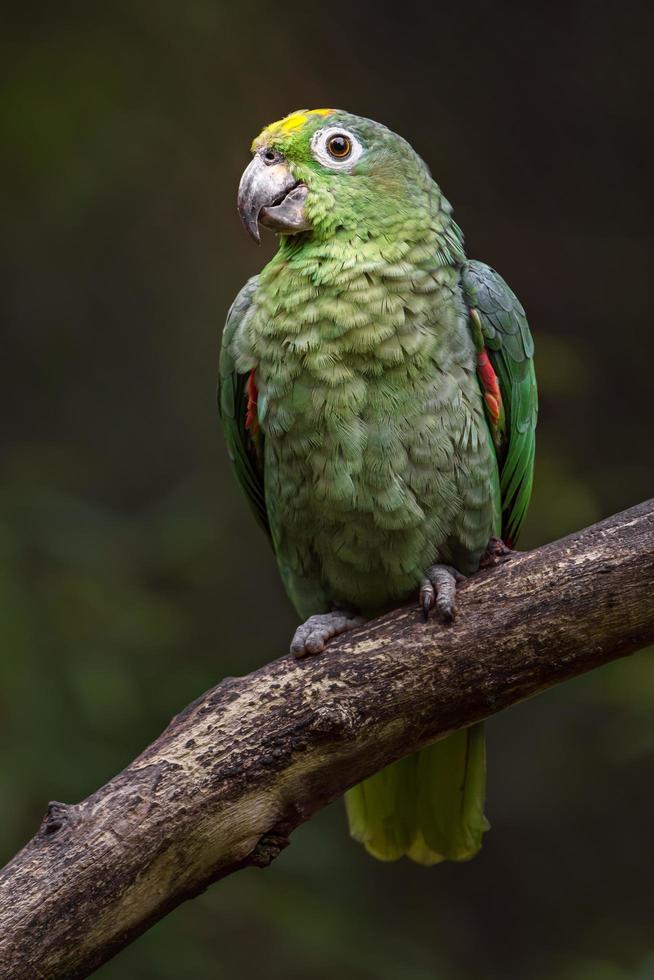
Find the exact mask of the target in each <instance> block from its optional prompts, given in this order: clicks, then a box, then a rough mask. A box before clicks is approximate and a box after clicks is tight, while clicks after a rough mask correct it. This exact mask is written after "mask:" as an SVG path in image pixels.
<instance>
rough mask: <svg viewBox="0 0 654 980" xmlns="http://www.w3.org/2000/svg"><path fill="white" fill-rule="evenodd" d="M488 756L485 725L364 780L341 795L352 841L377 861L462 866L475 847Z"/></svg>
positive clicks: (482, 822) (482, 825) (481, 826)
mask: <svg viewBox="0 0 654 980" xmlns="http://www.w3.org/2000/svg"><path fill="white" fill-rule="evenodd" d="M485 793H486V748H485V740H484V730H483V725H482V724H478V725H473V726H472V727H471V728H467V729H464V730H463V731H461V732H456V733H455V734H454V735H449V736H448V737H447V738H445V739H442V740H441V741H440V742H435V743H434V744H433V745H430V746H428V747H427V748H426V749H423V750H422V751H421V752H418V753H416V754H415V755H412V756H409V757H408V758H406V759H400V761H399V762H396V763H394V764H393V765H392V766H388V767H387V768H386V769H384V770H382V771H381V772H379V773H377V774H376V775H374V776H371V777H370V779H366V780H365V781H364V782H363V783H359V785H358V786H355V787H353V789H351V790H349V792H348V793H346V795H345V804H346V808H347V815H348V820H349V823H350V833H351V834H352V836H353V837H354V838H355V840H358V841H360V842H361V843H362V844H363V845H364V846H365V848H366V850H367V851H368V852H369V853H370V854H372V855H373V857H376V858H378V859H379V860H380V861H395V860H397V859H398V858H400V857H403V856H405V855H406V857H409V858H411V860H413V861H416V862H417V863H418V864H425V865H430V864H438V862H439V861H446V860H447V861H467V860H469V859H470V858H471V857H474V855H475V854H476V853H477V851H478V850H479V848H480V847H481V842H482V837H483V835H484V832H485V831H486V830H488V827H489V824H488V821H487V820H486V817H485V816H484V798H485Z"/></svg>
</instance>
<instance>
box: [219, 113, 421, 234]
mask: <svg viewBox="0 0 654 980" xmlns="http://www.w3.org/2000/svg"><path fill="white" fill-rule="evenodd" d="M252 153H253V159H252V161H251V163H250V164H249V165H248V167H247V168H246V170H245V172H244V173H243V176H242V178H241V182H240V185H239V191H238V210H239V213H240V215H241V218H242V220H243V223H244V225H245V227H246V229H247V230H248V232H249V233H250V235H251V236H252V237H253V238H254V240H255V241H256V242H257V243H259V241H260V235H259V225H264V226H265V227H267V228H270V229H272V230H273V231H276V232H277V233H279V234H282V235H298V234H300V233H303V232H311V233H312V234H314V235H316V236H320V237H321V238H328V237H330V236H331V235H333V234H334V233H335V232H337V231H338V230H341V229H343V230H345V231H355V232H357V233H360V234H363V235H372V234H374V233H375V231H381V232H382V233H383V230H384V227H385V226H388V223H389V222H392V221H393V220H395V219H396V217H397V214H398V211H400V212H401V213H402V215H403V217H405V218H408V219H409V220H410V218H411V214H412V212H413V211H415V212H416V219H417V220H418V211H419V209H420V207H421V206H422V207H423V208H424V200H425V194H430V193H431V190H432V189H433V188H434V184H433V182H432V180H431V176H430V174H429V170H428V169H427V167H426V165H425V164H424V163H423V161H422V160H421V159H420V157H419V156H418V154H417V153H416V152H415V151H414V150H413V149H412V148H411V146H409V144H408V143H407V142H406V141H405V140H403V139H402V138H401V137H400V136H397V135H396V134H395V133H393V132H391V131H390V130H389V129H387V128H386V127H385V126H382V125H381V124H380V123H376V122H373V121H372V120H371V119H364V118H363V117H361V116H355V115H352V114H351V113H348V112H343V111H341V110H339V109H302V110H299V111H296V112H293V113H291V114H290V115H289V116H286V117H285V118H284V119H281V120H279V121H278V122H275V123H272V124H271V125H270V126H267V127H266V128H265V129H264V130H263V132H262V133H261V134H260V135H259V136H258V137H257V138H256V139H255V140H254V142H253V144H252ZM422 213H423V215H424V210H423V212H422Z"/></svg>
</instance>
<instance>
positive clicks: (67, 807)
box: [39, 800, 81, 837]
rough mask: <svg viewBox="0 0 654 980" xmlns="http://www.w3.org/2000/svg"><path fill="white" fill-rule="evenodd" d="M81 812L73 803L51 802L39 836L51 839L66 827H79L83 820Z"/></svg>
mask: <svg viewBox="0 0 654 980" xmlns="http://www.w3.org/2000/svg"><path fill="white" fill-rule="evenodd" d="M79 810H80V808H79V806H76V805H74V804H72V803H59V801H58V800H50V802H49V803H48V809H47V810H46V812H45V816H44V818H43V821H42V822H41V826H40V828H39V834H40V835H41V836H43V837H49V836H51V835H52V834H56V833H58V832H59V831H60V830H62V829H63V828H65V827H75V826H77V824H78V823H79V822H80V819H81V817H80V812H79Z"/></svg>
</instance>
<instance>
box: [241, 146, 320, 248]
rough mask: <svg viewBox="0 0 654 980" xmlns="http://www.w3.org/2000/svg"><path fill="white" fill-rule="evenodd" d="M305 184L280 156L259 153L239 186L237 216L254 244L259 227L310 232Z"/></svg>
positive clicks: (288, 233) (259, 240)
mask: <svg viewBox="0 0 654 980" xmlns="http://www.w3.org/2000/svg"><path fill="white" fill-rule="evenodd" d="M307 194H308V191H307V188H306V185H305V184H301V183H299V182H298V181H297V180H296V179H295V177H294V176H293V174H292V173H291V172H290V170H289V169H288V167H287V166H286V164H285V163H284V160H283V158H282V157H281V156H278V155H273V154H266V156H264V155H263V152H262V151H260V152H259V153H257V154H256V156H255V157H254V158H253V160H252V161H251V162H250V163H249V164H248V166H247V167H246V168H245V171H244V172H243V176H242V177H241V182H240V184H239V187H238V213H239V214H240V216H241V220H242V222H243V224H244V225H245V227H246V229H247V230H248V232H249V234H250V235H251V236H252V238H254V240H255V242H256V243H257V245H259V244H260V242H261V236H260V235H259V224H262V225H265V226H266V227H267V228H272V230H273V231H278V232H281V233H282V234H285V235H297V234H298V233H299V232H301V231H309V230H310V228H311V223H310V222H309V221H308V220H307V217H306V215H305V213H304V202H305V201H306V198H307Z"/></svg>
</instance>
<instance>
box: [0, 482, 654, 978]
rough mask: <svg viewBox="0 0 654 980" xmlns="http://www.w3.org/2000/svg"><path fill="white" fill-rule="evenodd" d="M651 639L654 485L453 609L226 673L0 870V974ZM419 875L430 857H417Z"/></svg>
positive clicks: (265, 853)
mask: <svg viewBox="0 0 654 980" xmlns="http://www.w3.org/2000/svg"><path fill="white" fill-rule="evenodd" d="M652 641H654V500H652V501H649V502H648V503H645V504H641V505H640V506H638V507H634V508H632V509H631V510H628V511H626V512H625V513H623V514H619V515H617V516H616V517H612V518H610V519H609V520H606V521H604V522H602V523H601V524H596V525H594V526H593V527H591V528H588V529H586V530H584V531H582V532H580V533H579V534H575V535H572V536H571V537H569V538H565V539H563V540H561V541H558V542H555V543H554V544H551V545H547V546H546V547H544V548H539V549H538V550H537V551H533V552H528V553H526V554H522V555H519V556H517V557H515V558H514V559H512V560H511V561H510V562H509V563H508V564H506V565H502V566H500V567H497V568H494V569H491V570H488V571H484V572H480V573H479V574H478V575H476V576H474V578H473V579H471V580H470V581H469V582H467V583H466V584H465V585H464V586H463V587H462V589H461V590H460V594H459V615H458V619H457V621H456V623H455V624H453V625H452V626H441V625H440V624H438V623H437V622H435V621H432V622H430V623H428V624H426V625H425V624H424V623H423V622H422V620H421V617H420V616H419V614H418V611H417V609H416V608H414V607H413V606H410V607H406V608H403V609H400V610H397V611H395V612H393V613H390V614H389V615H387V616H383V617H382V618H380V619H378V620H375V621H374V622H372V623H370V624H369V625H367V626H365V627H363V628H362V629H359V630H358V631H357V632H356V633H353V634H350V635H349V636H346V637H344V638H342V639H341V640H339V641H337V642H333V643H331V644H330V646H329V648H328V650H327V652H326V653H324V654H323V655H321V656H319V657H315V658H309V659H307V660H304V661H295V660H293V659H291V658H290V657H289V656H285V657H282V658H281V659H280V660H276V661H275V662H274V663H271V664H268V665H267V666H266V667H262V668H261V669H260V670H258V671H256V672H255V673H253V674H250V675H249V676H247V677H241V678H227V679H225V680H224V681H222V682H221V683H220V684H219V685H218V686H217V687H215V688H213V689H212V690H210V691H208V692H207V693H206V694H204V695H203V696H202V697H200V698H198V700H197V701H195V702H194V703H193V704H191V705H190V706H189V707H188V708H186V709H185V710H184V711H183V712H182V713H181V714H179V715H177V717H176V718H174V719H173V721H172V722H171V723H170V725H169V726H168V728H167V729H166V730H165V731H164V733H163V734H162V735H161V736H160V737H159V738H158V739H157V741H156V742H154V743H153V744H152V745H150V746H149V747H148V748H147V749H146V750H145V751H144V752H143V753H142V754H141V755H140V756H139V757H138V758H137V759H136V760H135V761H134V762H133V763H132V764H131V765H129V766H128V767H127V768H126V769H125V770H124V771H123V772H121V773H120V774H119V775H118V776H116V777H115V778H114V779H112V780H111V781H110V782H109V783H107V784H106V786H103V787H102V788H101V789H99V790H98V791H97V792H96V793H94V794H93V795H92V796H90V797H89V798H88V799H86V800H84V801H83V802H82V803H80V804H77V805H74V806H65V805H64V804H61V803H50V805H49V807H48V812H47V814H46V816H45V818H44V820H43V823H42V825H41V828H40V829H39V831H38V833H37V834H36V836H35V837H34V838H33V839H32V840H31V841H30V842H29V843H28V844H27V845H26V847H25V848H24V849H23V850H22V851H21V852H20V853H19V854H17V855H16V857H15V858H14V859H13V860H12V861H11V862H10V863H9V864H8V865H7V866H6V868H4V870H3V871H1V872H0V976H1V977H3V978H4V977H7V978H11V980H34V978H38V977H41V978H47V980H63V978H66V980H74V978H80V977H86V976H88V975H89V974H90V973H91V972H92V971H93V970H94V969H96V968H97V967H98V966H100V965H101V964H102V963H104V962H105V961H106V960H108V959H109V958H110V957H112V956H113V955H114V954H115V953H117V952H118V951H119V950H120V949H122V948H123V947H124V946H126V945H127V944H128V943H130V942H132V940H133V939H135V938H136V937H137V936H138V935H140V934H141V933H142V932H144V931H145V930H146V929H147V928H148V927H149V926H151V925H152V924H153V923H154V922H156V921H157V920H158V919H160V918H162V916H164V915H166V913H167V912H169V911H170V910H171V909H173V908H175V906H177V905H179V904H180V902H183V901H184V900H185V899H187V898H190V897H192V896H194V895H197V894H198V892H201V891H202V890H203V889H205V888H206V887H207V886H208V885H209V884H210V883H211V882H213V881H216V880H217V879H219V878H221V877H223V876H225V875H227V874H230V873H231V872H233V871H236V870H238V869H239V868H242V867H244V866H247V865H260V866H265V865H267V864H269V863H270V861H272V860H273V858H275V857H276V856H277V854H279V852H280V851H281V850H282V849H283V848H284V847H285V846H286V845H287V843H288V835H289V833H290V832H291V831H292V830H293V829H294V828H295V827H297V826H298V824H300V823H301V822H302V821H304V820H307V819H308V818H309V817H310V816H311V814H312V813H314V812H315V811H316V810H317V809H319V808H320V807H322V806H324V805H325V804H326V803H328V802H329V801H330V800H333V799H334V798H335V797H337V796H339V795H340V794H341V793H343V791H344V790H345V789H347V788H348V787H349V786H351V785H353V784H354V783H356V782H358V781H359V780H360V779H362V778H363V777H365V776H368V775H370V774H371V773H372V772H374V771H376V770H377V769H379V768H381V767H382V766H384V765H386V764H387V763H389V762H392V761H393V760H395V759H398V758H400V757H401V756H403V755H407V754H408V753H410V752H413V751H414V750H415V749H417V748H420V747H421V746H423V745H425V744H427V743H429V742H431V741H433V740H434V739H436V738H439V737H441V736H443V735H445V734H447V733H449V732H452V731H454V730H456V729H459V728H463V727H465V726H467V725H470V724H471V723H472V722H475V721H479V720H480V719H482V718H486V717H487V716H489V715H492V714H494V713H495V712H497V711H500V710H501V709H502V708H506V707H508V706H509V705H511V704H515V703H516V702H517V701H521V700H523V699H524V698H527V697H529V696H530V695H532V694H536V693H538V692H539V691H542V690H544V689H545V688H547V687H550V686H551V685H553V684H557V683H560V682H561V681H565V680H567V679H568V678H570V677H573V676H575V675H577V674H581V673H583V672H584V671H588V670H591V669H593V668H594V667H598V666H600V665H601V664H604V663H607V662H608V661H610V660H613V659H616V658H618V657H622V656H625V655H626V654H629V653H632V652H633V651H635V650H638V649H640V648H641V647H644V646H646V645H647V644H648V643H651V642H652ZM435 873H436V874H437V873H438V872H435Z"/></svg>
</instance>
